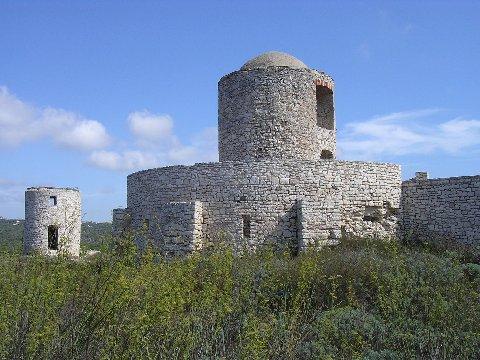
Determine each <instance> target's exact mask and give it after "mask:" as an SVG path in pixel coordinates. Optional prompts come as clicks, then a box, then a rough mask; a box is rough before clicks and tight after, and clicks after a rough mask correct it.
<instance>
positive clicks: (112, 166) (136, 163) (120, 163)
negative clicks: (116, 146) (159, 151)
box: [89, 150, 160, 171]
mask: <svg viewBox="0 0 480 360" xmlns="http://www.w3.org/2000/svg"><path fill="white" fill-rule="evenodd" d="M89 162H90V164H92V165H94V166H96V167H99V168H103V169H107V170H119V171H127V170H140V169H148V168H152V167H156V166H159V165H160V163H159V159H158V156H157V155H155V154H152V153H148V152H142V151H139V150H130V151H123V152H121V153H120V152H116V151H105V150H102V151H94V152H93V153H92V154H91V155H90V158H89Z"/></svg>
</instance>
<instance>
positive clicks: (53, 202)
mask: <svg viewBox="0 0 480 360" xmlns="http://www.w3.org/2000/svg"><path fill="white" fill-rule="evenodd" d="M49 204H50V206H57V197H56V196H50V199H49Z"/></svg>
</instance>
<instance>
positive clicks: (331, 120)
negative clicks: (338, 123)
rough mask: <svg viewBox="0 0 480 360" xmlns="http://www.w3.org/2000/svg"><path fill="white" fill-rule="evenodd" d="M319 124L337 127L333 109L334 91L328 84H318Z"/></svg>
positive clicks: (324, 126) (326, 126)
mask: <svg viewBox="0 0 480 360" xmlns="http://www.w3.org/2000/svg"><path fill="white" fill-rule="evenodd" d="M316 93H317V125H318V126H320V127H322V128H324V129H327V130H334V129H335V117H334V109H333V91H332V90H331V89H329V88H328V87H326V86H323V85H317V92H316Z"/></svg>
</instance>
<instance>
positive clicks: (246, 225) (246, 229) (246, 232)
mask: <svg viewBox="0 0 480 360" xmlns="http://www.w3.org/2000/svg"><path fill="white" fill-rule="evenodd" d="M242 221H243V237H245V238H249V237H250V230H251V229H250V226H251V219H250V215H242Z"/></svg>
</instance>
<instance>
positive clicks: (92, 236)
mask: <svg viewBox="0 0 480 360" xmlns="http://www.w3.org/2000/svg"><path fill="white" fill-rule="evenodd" d="M111 231H112V224H111V223H109V222H103V223H96V222H92V221H87V222H84V223H83V224H82V244H83V245H89V247H91V246H92V245H93V246H95V245H96V244H97V243H98V242H99V241H100V239H101V237H102V236H106V235H109V234H110V233H111ZM22 239H23V220H11V219H4V218H1V217H0V246H1V245H9V246H13V247H17V246H19V247H20V246H21V244H22Z"/></svg>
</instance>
